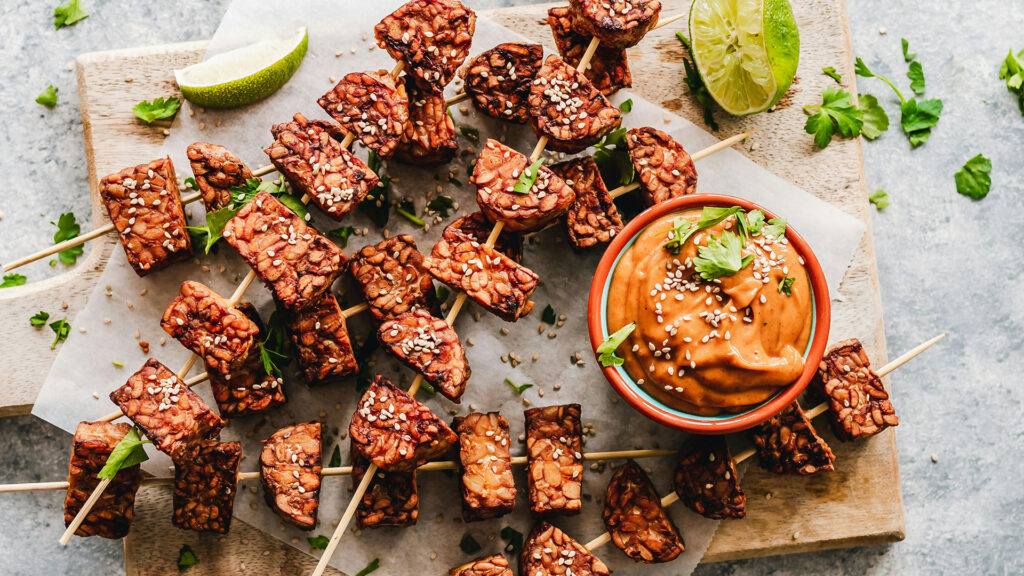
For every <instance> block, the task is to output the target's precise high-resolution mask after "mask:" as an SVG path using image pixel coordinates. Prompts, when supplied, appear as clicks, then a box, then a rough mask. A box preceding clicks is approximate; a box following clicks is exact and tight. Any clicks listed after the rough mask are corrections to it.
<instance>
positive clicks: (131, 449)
mask: <svg viewBox="0 0 1024 576" xmlns="http://www.w3.org/2000/svg"><path fill="white" fill-rule="evenodd" d="M143 444H152V442H150V441H149V440H143V439H142V437H141V436H139V429H138V428H136V427H134V426H133V427H132V428H131V430H128V433H127V434H125V435H124V438H121V441H120V442H118V443H117V446H114V449H113V450H112V451H111V452H110V456H107V462H106V464H104V465H103V468H102V469H100V471H99V473H98V474H96V477H97V478H102V479H104V480H106V479H110V478H113V477H114V476H117V473H118V472H119V471H121V470H124V469H125V468H131V467H132V466H135V465H136V464H140V463H142V462H145V461H146V460H149V456H147V455H146V450H145V448H143V447H142V445H143Z"/></svg>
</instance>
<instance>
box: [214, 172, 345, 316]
mask: <svg viewBox="0 0 1024 576" xmlns="http://www.w3.org/2000/svg"><path fill="white" fill-rule="evenodd" d="M224 238H225V239H227V241H228V243H229V244H231V246H232V247H234V249H235V250H238V253H239V254H240V255H241V256H242V259H243V260H245V261H246V263H247V264H249V266H250V267H252V269H253V270H255V271H256V275H257V276H259V278H260V279H261V280H263V283H264V284H266V285H267V288H269V289H270V292H271V294H273V296H274V299H275V300H277V301H278V302H279V303H280V304H281V305H282V306H284V307H285V308H287V309H288V310H291V311H293V312H295V311H299V310H303V309H305V308H308V307H310V306H312V305H314V304H316V303H317V301H318V300H319V299H320V296H322V295H323V294H324V293H325V292H327V291H328V290H330V288H331V284H332V283H333V282H334V279H335V278H337V277H338V275H339V274H341V272H342V270H343V269H344V267H345V265H346V264H347V263H348V258H347V257H346V256H345V254H344V252H342V251H341V249H340V248H338V247H337V246H335V245H334V244H333V243H331V241H330V240H328V239H327V238H325V237H323V236H322V235H321V234H320V233H319V232H317V231H316V230H314V229H313V228H312V227H310V226H308V225H307V224H306V222H305V221H304V220H303V219H302V218H299V217H298V216H296V215H295V213H294V212H292V211H291V210H289V209H288V207H287V206H285V205H284V204H282V203H281V202H279V201H278V200H277V198H274V197H273V196H271V195H270V194H268V193H266V192H260V193H259V194H257V195H256V197H255V198H253V199H252V200H251V201H250V202H249V203H248V204H246V205H245V206H244V207H243V208H242V209H241V210H240V211H239V212H238V215H237V216H235V217H234V218H232V219H231V220H228V223H227V224H226V225H225V226H224Z"/></svg>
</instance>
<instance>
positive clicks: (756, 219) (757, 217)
mask: <svg viewBox="0 0 1024 576" xmlns="http://www.w3.org/2000/svg"><path fill="white" fill-rule="evenodd" d="M737 220H739V217H737ZM743 222H744V226H743V229H744V230H745V231H746V233H747V234H749V235H751V236H757V235H759V234H761V232H763V231H764V212H761V211H760V210H751V211H750V212H747V213H746V214H745V215H744V217H743Z"/></svg>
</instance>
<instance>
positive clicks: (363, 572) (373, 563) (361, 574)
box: [356, 558, 380, 576]
mask: <svg viewBox="0 0 1024 576" xmlns="http://www.w3.org/2000/svg"><path fill="white" fill-rule="evenodd" d="M377 568H380V558H374V559H373V560H372V561H371V562H370V563H369V564H367V565H366V567H365V568H363V569H362V570H360V571H359V572H356V576H366V575H367V574H369V573H370V572H373V571H374V570H376V569H377Z"/></svg>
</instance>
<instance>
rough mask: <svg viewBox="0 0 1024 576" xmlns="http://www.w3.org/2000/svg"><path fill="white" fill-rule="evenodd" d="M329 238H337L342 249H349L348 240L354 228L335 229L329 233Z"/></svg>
mask: <svg viewBox="0 0 1024 576" xmlns="http://www.w3.org/2000/svg"><path fill="white" fill-rule="evenodd" d="M327 236H328V237H330V238H336V239H337V240H338V244H340V245H341V247H342V248H346V247H348V239H349V237H350V236H352V227H351V226H342V227H341V228H335V229H334V230H331V231H329V232H327Z"/></svg>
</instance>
